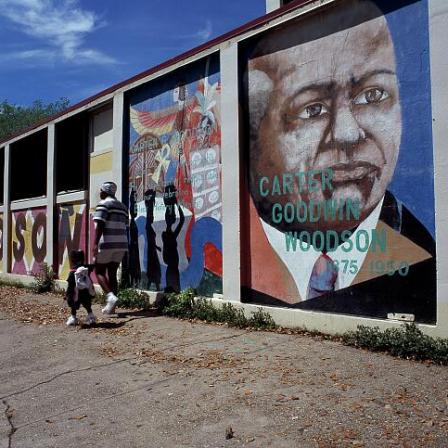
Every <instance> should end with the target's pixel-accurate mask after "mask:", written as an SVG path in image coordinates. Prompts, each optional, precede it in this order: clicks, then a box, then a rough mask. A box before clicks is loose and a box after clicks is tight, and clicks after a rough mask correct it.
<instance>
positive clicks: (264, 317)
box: [161, 289, 277, 330]
mask: <svg viewBox="0 0 448 448" xmlns="http://www.w3.org/2000/svg"><path fill="white" fill-rule="evenodd" d="M161 311H162V314H165V315H166V316H171V317H177V318H180V319H198V320H203V321H205V322H220V323H227V325H229V326H230V327H238V328H247V327H250V328H257V329H263V330H274V329H276V328H277V325H276V323H275V322H274V320H273V319H272V317H271V315H270V314H269V313H267V312H266V311H263V310H262V309H258V310H257V311H255V312H253V313H252V316H251V317H249V318H247V317H246V316H245V314H244V311H243V310H242V309H241V308H236V307H234V306H233V305H232V304H230V303H223V304H222V305H221V306H215V305H214V304H213V303H212V302H211V301H210V300H207V299H204V298H199V299H195V292H194V290H193V289H186V290H185V291H182V292H181V293H179V294H167V296H166V298H165V301H164V303H163V304H162V306H161Z"/></svg>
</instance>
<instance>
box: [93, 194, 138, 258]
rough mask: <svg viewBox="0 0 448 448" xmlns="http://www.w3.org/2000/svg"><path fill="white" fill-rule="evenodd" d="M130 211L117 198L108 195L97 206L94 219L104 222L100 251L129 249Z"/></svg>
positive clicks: (99, 244) (99, 245)
mask: <svg viewBox="0 0 448 448" xmlns="http://www.w3.org/2000/svg"><path fill="white" fill-rule="evenodd" d="M128 219H129V213H128V209H127V207H126V206H125V205H124V204H122V203H121V202H120V201H119V200H118V199H117V198H114V197H112V196H108V197H107V198H106V199H103V200H102V201H100V202H99V204H98V205H97V206H96V209H95V213H94V215H93V220H94V221H103V222H104V231H103V234H102V235H101V238H100V241H99V243H98V252H105V251H109V250H110V251H120V250H122V251H127V250H128V235H127V226H128Z"/></svg>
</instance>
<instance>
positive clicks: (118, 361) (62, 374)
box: [0, 357, 136, 400]
mask: <svg viewBox="0 0 448 448" xmlns="http://www.w3.org/2000/svg"><path fill="white" fill-rule="evenodd" d="M131 359H136V358H135V357H131V358H122V359H119V360H116V361H112V362H108V363H105V364H98V365H94V366H89V367H83V368H81V369H72V370H66V371H64V372H60V373H57V374H56V375H54V376H52V377H51V378H49V379H47V380H45V381H40V382H38V383H36V384H33V385H32V386H28V387H26V388H25V389H21V390H18V391H16V392H11V393H10V394H7V395H4V396H3V397H0V400H5V399H6V398H10V397H14V396H16V395H20V394H23V393H25V392H28V391H30V390H32V389H34V388H36V387H39V386H42V385H43V384H48V383H51V382H52V381H54V380H56V379H57V378H59V377H61V376H64V375H69V374H70V373H78V372H84V371H87V370H95V369H98V368H102V367H108V366H111V365H114V364H119V363H121V362H126V361H129V360H131Z"/></svg>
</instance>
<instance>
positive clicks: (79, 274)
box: [75, 266, 95, 296]
mask: <svg viewBox="0 0 448 448" xmlns="http://www.w3.org/2000/svg"><path fill="white" fill-rule="evenodd" d="M75 284H76V289H77V290H78V291H82V290H87V291H88V292H89V294H90V295H91V296H94V295H95V288H94V287H93V283H92V279H91V278H90V275H89V268H86V267H85V266H80V267H79V268H78V269H76V271H75Z"/></svg>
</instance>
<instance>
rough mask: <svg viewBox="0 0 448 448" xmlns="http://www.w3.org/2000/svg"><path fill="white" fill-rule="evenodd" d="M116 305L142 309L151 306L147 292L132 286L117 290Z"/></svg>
mask: <svg viewBox="0 0 448 448" xmlns="http://www.w3.org/2000/svg"><path fill="white" fill-rule="evenodd" d="M117 305H118V306H121V307H123V308H139V309H142V310H148V309H149V308H151V303H150V301H149V296H148V294H146V293H145V292H143V291H139V290H137V289H132V288H126V289H121V290H120V291H118V303H117Z"/></svg>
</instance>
